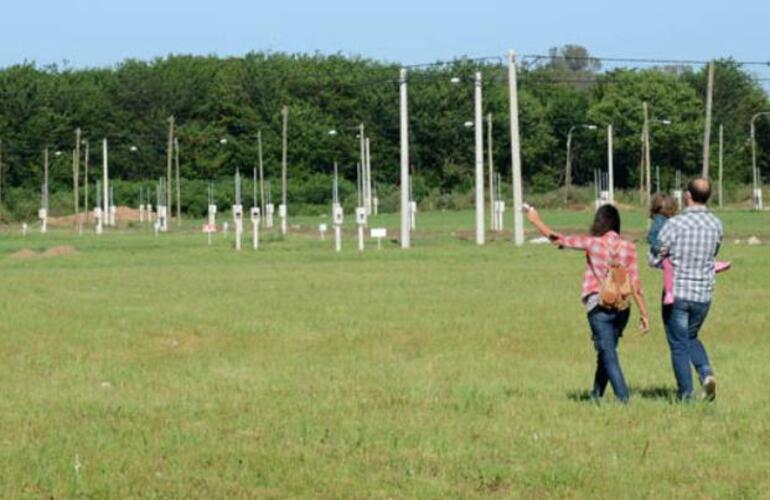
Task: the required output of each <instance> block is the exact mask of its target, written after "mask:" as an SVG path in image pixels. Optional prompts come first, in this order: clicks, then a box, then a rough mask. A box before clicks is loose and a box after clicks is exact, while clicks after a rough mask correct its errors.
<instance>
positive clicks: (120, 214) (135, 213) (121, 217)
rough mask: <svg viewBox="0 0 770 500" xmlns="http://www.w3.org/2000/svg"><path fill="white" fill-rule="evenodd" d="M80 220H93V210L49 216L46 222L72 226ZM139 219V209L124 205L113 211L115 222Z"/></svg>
mask: <svg viewBox="0 0 770 500" xmlns="http://www.w3.org/2000/svg"><path fill="white" fill-rule="evenodd" d="M80 220H82V221H83V222H84V223H85V221H86V220H88V221H89V222H93V221H94V212H93V210H91V211H89V212H88V214H85V213H83V214H80V215H63V216H61V217H49V218H48V224H49V225H51V226H73V225H75V224H76V223H77V222H78V221H80ZM138 220H139V210H136V209H133V208H131V207H124V206H119V207H117V208H116V212H115V222H117V223H118V224H120V223H123V222H130V221H138Z"/></svg>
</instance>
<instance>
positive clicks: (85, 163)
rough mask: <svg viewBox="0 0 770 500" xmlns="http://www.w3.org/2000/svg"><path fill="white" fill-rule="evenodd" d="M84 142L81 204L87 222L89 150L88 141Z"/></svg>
mask: <svg viewBox="0 0 770 500" xmlns="http://www.w3.org/2000/svg"><path fill="white" fill-rule="evenodd" d="M85 143H86V152H85V157H84V158H83V191H84V193H83V196H84V198H85V199H84V200H83V204H84V208H85V212H86V224H88V221H89V219H90V216H89V215H88V154H89V151H88V141H87V140H86V141H85Z"/></svg>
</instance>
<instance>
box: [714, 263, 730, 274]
mask: <svg viewBox="0 0 770 500" xmlns="http://www.w3.org/2000/svg"><path fill="white" fill-rule="evenodd" d="M732 265H733V263H732V262H730V261H729V260H718V261H717V262H716V263H715V264H714V270H715V271H716V272H718V273H721V272H723V271H727V270H728V269H730V268H731V267H732Z"/></svg>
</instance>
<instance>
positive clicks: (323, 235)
mask: <svg viewBox="0 0 770 500" xmlns="http://www.w3.org/2000/svg"><path fill="white" fill-rule="evenodd" d="M328 230H329V227H328V226H327V225H326V224H325V223H321V224H319V225H318V232H319V233H320V235H321V241H326V231H328Z"/></svg>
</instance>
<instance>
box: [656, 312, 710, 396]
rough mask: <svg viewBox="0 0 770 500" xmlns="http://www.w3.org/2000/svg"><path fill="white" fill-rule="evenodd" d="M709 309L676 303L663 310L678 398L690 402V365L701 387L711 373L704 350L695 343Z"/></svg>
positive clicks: (697, 341) (699, 342)
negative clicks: (696, 374)
mask: <svg viewBox="0 0 770 500" xmlns="http://www.w3.org/2000/svg"><path fill="white" fill-rule="evenodd" d="M709 307H711V302H692V301H689V300H680V299H675V300H674V303H673V304H671V305H667V306H664V307H663V325H664V326H665V328H666V338H667V339H668V346H669V348H670V349H671V364H672V365H673V367H674V375H675V376H676V385H677V397H678V398H679V399H684V400H688V399H690V398H692V390H693V389H692V373H691V372H690V363H692V364H693V366H694V367H695V370H696V371H697V372H698V377H699V378H700V381H701V383H703V379H705V378H706V377H707V376H709V375H713V374H714V372H713V371H712V369H711V366H710V365H709V357H708V354H707V353H706V349H705V348H704V347H703V344H702V343H701V341H700V340H699V339H698V331H699V330H700V328H701V326H703V322H704V321H705V320H706V316H707V315H708V312H709Z"/></svg>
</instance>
